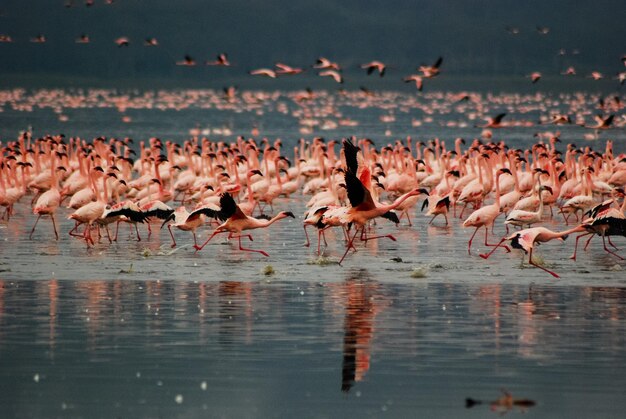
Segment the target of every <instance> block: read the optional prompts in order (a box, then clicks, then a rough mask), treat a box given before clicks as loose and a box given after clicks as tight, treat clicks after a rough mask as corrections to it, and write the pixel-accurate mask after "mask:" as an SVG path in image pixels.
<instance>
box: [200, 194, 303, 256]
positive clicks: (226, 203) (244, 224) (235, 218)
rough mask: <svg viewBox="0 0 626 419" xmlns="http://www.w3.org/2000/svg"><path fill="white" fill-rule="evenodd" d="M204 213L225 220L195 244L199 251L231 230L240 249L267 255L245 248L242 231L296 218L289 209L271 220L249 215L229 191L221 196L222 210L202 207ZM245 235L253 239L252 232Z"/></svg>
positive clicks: (231, 235)
mask: <svg viewBox="0 0 626 419" xmlns="http://www.w3.org/2000/svg"><path fill="white" fill-rule="evenodd" d="M202 213H204V214H206V215H209V216H214V217H217V218H219V219H220V220H222V221H224V222H223V223H222V224H220V225H219V226H218V227H217V228H216V229H215V231H213V234H211V235H210V236H209V238H208V239H207V240H206V241H205V242H204V243H203V244H202V246H198V245H194V248H195V249H196V250H197V251H200V250H202V248H203V247H204V246H206V244H207V243H208V242H209V241H211V239H212V238H213V237H214V236H215V235H216V234H219V233H223V232H226V231H228V232H230V234H229V235H228V238H229V239H231V238H236V239H237V240H238V241H239V250H242V251H245V252H256V253H260V254H262V255H263V256H266V257H267V256H269V254H267V252H265V251H263V250H255V249H247V248H244V247H243V246H242V245H241V237H242V234H241V232H242V231H244V230H254V229H257V228H267V227H269V226H270V225H272V224H274V223H275V222H276V221H278V220H282V219H283V218H286V217H291V218H296V217H295V216H294V215H293V214H292V213H291V212H289V211H282V212H279V213H278V214H277V215H276V216H274V217H273V218H270V219H269V220H264V219H259V218H254V217H250V216H247V215H245V214H244V213H243V212H242V211H241V209H240V208H239V206H238V205H237V203H236V202H235V200H234V199H233V197H232V196H231V195H230V194H229V193H228V192H225V193H223V194H222V196H221V198H220V210H219V211H213V210H209V208H204V209H202ZM243 236H244V237H248V239H250V240H252V236H251V235H250V234H245V235H243Z"/></svg>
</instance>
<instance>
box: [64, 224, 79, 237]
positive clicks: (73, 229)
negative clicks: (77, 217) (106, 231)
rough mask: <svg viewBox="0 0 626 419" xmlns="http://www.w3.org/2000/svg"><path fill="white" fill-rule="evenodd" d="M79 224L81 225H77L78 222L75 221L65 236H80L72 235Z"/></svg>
mask: <svg viewBox="0 0 626 419" xmlns="http://www.w3.org/2000/svg"><path fill="white" fill-rule="evenodd" d="M80 224H81V223H79V222H78V221H75V222H74V228H72V229H71V230H70V231H69V232H68V233H67V234H69V235H70V236H74V237H78V236H80V234H75V233H74V232H75V231H76V229H77V228H78V226H79V225H80Z"/></svg>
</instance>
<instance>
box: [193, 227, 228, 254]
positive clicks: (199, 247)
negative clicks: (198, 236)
mask: <svg viewBox="0 0 626 419" xmlns="http://www.w3.org/2000/svg"><path fill="white" fill-rule="evenodd" d="M219 233H223V232H222V231H214V232H213V234H211V235H210V236H209V238H208V239H206V241H205V242H204V243H202V246H198V245H197V244H194V245H193V247H194V249H196V252H198V251H200V250H202V249H203V248H204V246H206V244H207V243H208V242H210V241H211V239H212V238H213V237H214V236H215V235H216V234H219Z"/></svg>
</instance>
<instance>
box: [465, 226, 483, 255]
mask: <svg viewBox="0 0 626 419" xmlns="http://www.w3.org/2000/svg"><path fill="white" fill-rule="evenodd" d="M479 228H480V227H476V230H474V234H472V237H470V239H469V242H468V243H467V254H468V255H471V254H472V253H471V252H470V248H471V247H472V240H474V236H475V235H476V233H478V229H479Z"/></svg>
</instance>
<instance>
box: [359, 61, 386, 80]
mask: <svg viewBox="0 0 626 419" xmlns="http://www.w3.org/2000/svg"><path fill="white" fill-rule="evenodd" d="M361 68H364V69H366V70H367V75H368V76H369V75H370V74H372V73H373V72H374V71H378V75H379V76H380V77H383V76H384V75H385V70H386V69H387V65H385V64H384V63H382V62H380V61H370V62H369V63H366V64H362V65H361Z"/></svg>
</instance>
